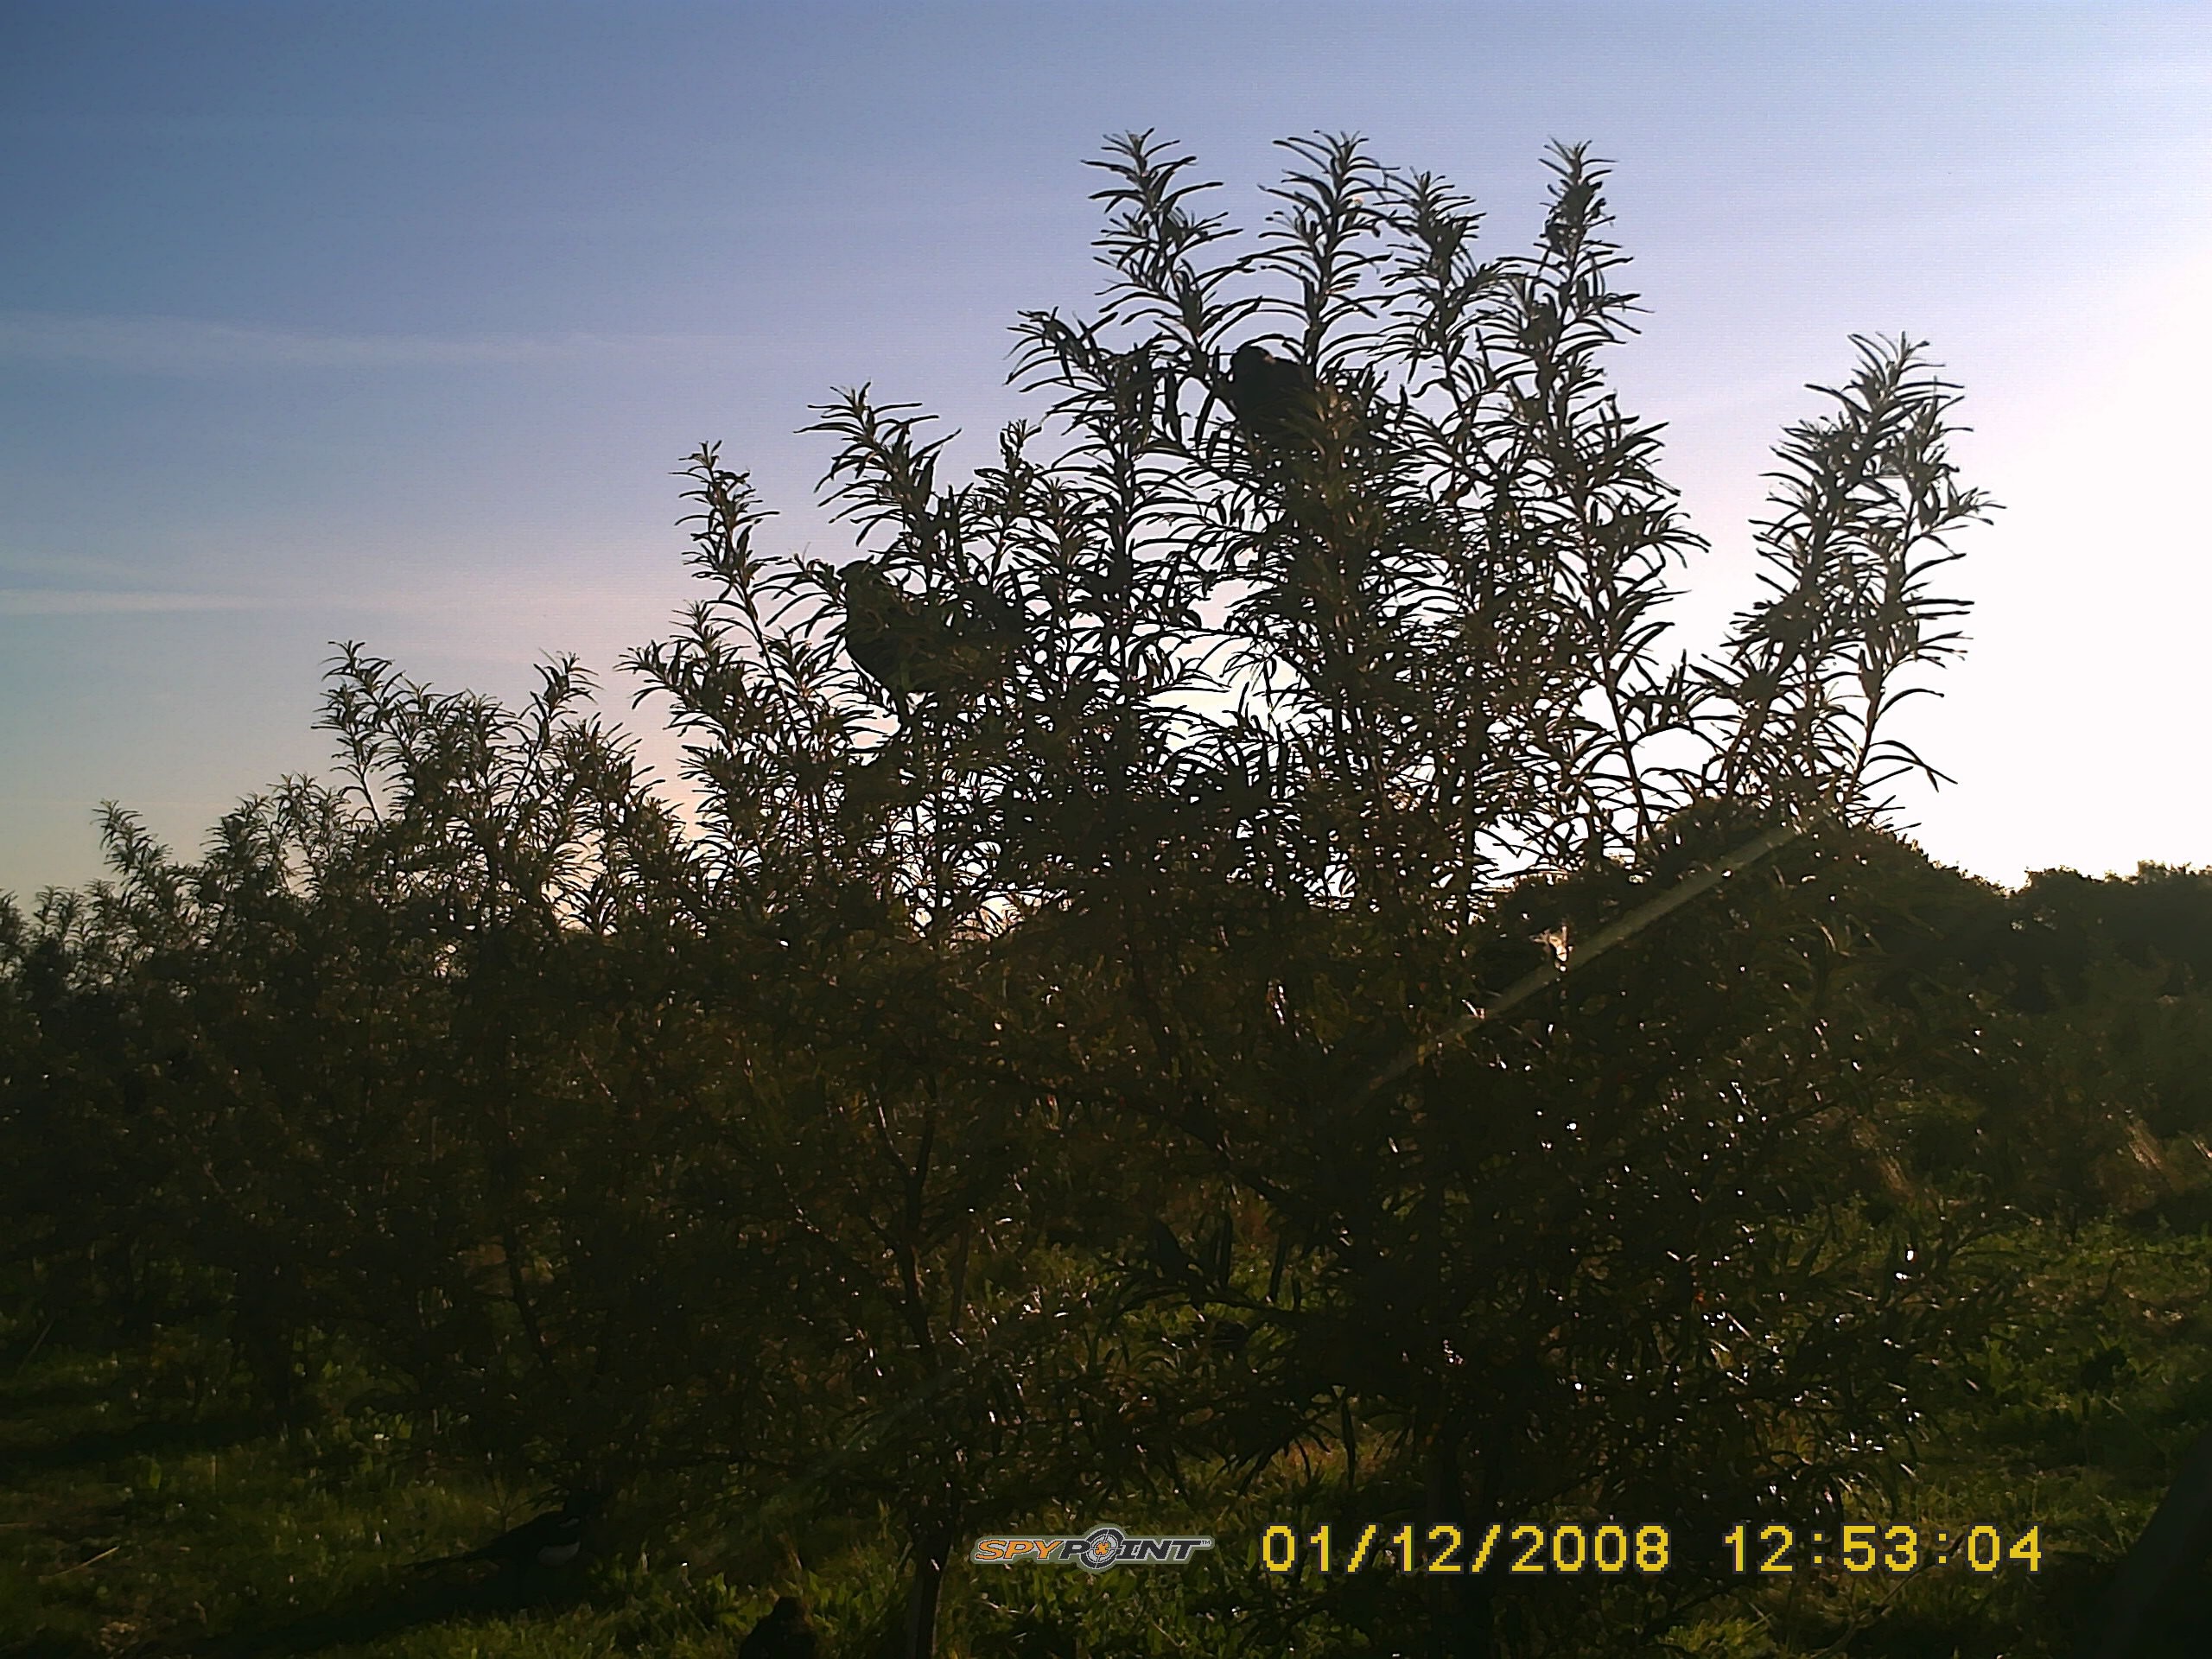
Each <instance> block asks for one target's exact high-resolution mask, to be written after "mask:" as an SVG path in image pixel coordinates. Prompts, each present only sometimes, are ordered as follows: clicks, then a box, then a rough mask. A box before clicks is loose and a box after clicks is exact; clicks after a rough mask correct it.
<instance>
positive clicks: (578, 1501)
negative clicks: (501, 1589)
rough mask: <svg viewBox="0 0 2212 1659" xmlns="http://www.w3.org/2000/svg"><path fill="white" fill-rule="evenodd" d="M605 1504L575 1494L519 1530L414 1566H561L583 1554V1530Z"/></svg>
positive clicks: (505, 1569) (595, 1495) (513, 1569)
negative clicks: (486, 1563)
mask: <svg viewBox="0 0 2212 1659" xmlns="http://www.w3.org/2000/svg"><path fill="white" fill-rule="evenodd" d="M606 1502H607V1499H606V1497H605V1495H604V1494H602V1493H599V1492H577V1493H575V1494H573V1495H572V1496H571V1497H569V1499H568V1500H567V1501H566V1502H565V1503H563V1504H562V1505H561V1507H560V1508H559V1509H557V1510H547V1511H546V1512H545V1513H544V1514H543V1515H541V1516H536V1517H534V1518H533V1519H531V1520H528V1521H525V1522H523V1523H522V1525H520V1526H518V1527H511V1528H509V1529H507V1530H506V1531H505V1532H503V1533H501V1534H500V1535H499V1536H498V1537H496V1538H494V1539H493V1540H492V1541H491V1542H490V1543H488V1544H484V1545H481V1546H480V1547H479V1548H475V1549H470V1550H464V1551H462V1552H461V1554H458V1555H441V1556H438V1557H437V1558H436V1559H435V1560H428V1561H417V1562H416V1563H415V1565H416V1567H417V1568H418V1569H420V1568H423V1567H453V1566H457V1565H459V1564H460V1563H461V1562H463V1561H490V1562H492V1563H493V1565H494V1566H496V1567H498V1568H499V1571H500V1572H501V1573H531V1572H535V1571H537V1570H539V1569H541V1568H558V1567H567V1566H568V1565H569V1563H570V1562H572V1561H574V1560H575V1559H576V1556H577V1555H578V1554H580V1553H581V1552H582V1548H583V1541H584V1529H585V1527H586V1525H587V1524H588V1522H590V1521H591V1519H592V1517H593V1516H595V1515H597V1514H598V1513H599V1511H600V1510H601V1508H602V1507H604V1506H605V1504H606Z"/></svg>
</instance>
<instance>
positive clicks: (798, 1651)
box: [737, 1596, 817, 1659]
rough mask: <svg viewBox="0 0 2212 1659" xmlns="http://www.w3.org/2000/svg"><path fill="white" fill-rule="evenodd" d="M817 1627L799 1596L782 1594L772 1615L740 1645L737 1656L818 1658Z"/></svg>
mask: <svg viewBox="0 0 2212 1659" xmlns="http://www.w3.org/2000/svg"><path fill="white" fill-rule="evenodd" d="M816 1649H817V1643H816V1640H815V1634H814V1626H813V1625H811V1624H808V1623H807V1622H806V1609H805V1608H804V1607H803V1606H801V1605H799V1599H798V1597H797V1596H779V1597H778V1598H777V1599H776V1605H774V1606H773V1607H772V1608H771V1609H769V1611H768V1616H767V1617H766V1618H763V1619H762V1620H761V1621H760V1623H759V1624H755V1625H754V1626H753V1630H752V1633H751V1634H750V1635H748V1636H747V1637H746V1638H745V1640H744V1641H743V1642H742V1643H741V1644H739V1647H738V1649H737V1659H814V1656H815V1652H816Z"/></svg>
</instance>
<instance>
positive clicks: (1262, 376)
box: [1229, 344, 1321, 448]
mask: <svg viewBox="0 0 2212 1659" xmlns="http://www.w3.org/2000/svg"><path fill="white" fill-rule="evenodd" d="M1320 399H1321V388H1320V383H1319V381H1318V380H1316V379H1315V378H1314V377H1313V370H1312V369H1310V368H1308V367H1306V365H1305V364H1303V363H1300V362H1298V361H1296V360H1295V359H1291V358H1287V357H1277V356H1276V355H1275V354H1274V353H1273V352H1271V351H1269V350H1268V348H1267V347H1266V346H1260V345H1254V344H1246V345H1243V346H1238V347H1237V348H1236V356H1235V357H1233V358H1231V359H1230V365H1229V406H1230V409H1231V410H1234V411H1235V412H1236V422H1237V424H1238V425H1240V426H1242V427H1243V429H1244V430H1245V432H1246V434H1247V435H1249V437H1250V438H1251V439H1252V441H1253V442H1255V444H1258V445H1259V446H1261V447H1262V448H1278V447H1280V446H1281V444H1282V442H1284V441H1285V440H1286V439H1290V438H1303V437H1307V436H1310V435H1311V433H1310V429H1311V427H1312V425H1313V423H1314V422H1315V421H1316V420H1318V419H1319V416H1320V410H1321V402H1320Z"/></svg>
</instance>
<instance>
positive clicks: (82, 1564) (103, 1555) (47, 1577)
mask: <svg viewBox="0 0 2212 1659" xmlns="http://www.w3.org/2000/svg"><path fill="white" fill-rule="evenodd" d="M121 1548H123V1546H122V1545H121V1544H114V1545H111V1546H110V1547H109V1548H106V1549H104V1550H102V1551H100V1553H99V1554H97V1555H95V1556H92V1558H91V1559H90V1560H82V1561H79V1562H78V1563H77V1565H76V1566H75V1567H63V1568H62V1569H61V1571H60V1572H59V1573H46V1574H44V1575H42V1576H41V1578H40V1580H39V1582H40V1583H41V1584H46V1583H49V1582H51V1581H52V1580H55V1579H59V1578H66V1577H67V1575H68V1574H70V1573H76V1572H80V1571H82V1570H83V1569H84V1568H86V1567H90V1566H92V1564H93V1563H94V1562H96V1561H104V1560H107V1558H108V1557H109V1556H111V1555H112V1554H115V1552H116V1551H117V1550H118V1549H121Z"/></svg>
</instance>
